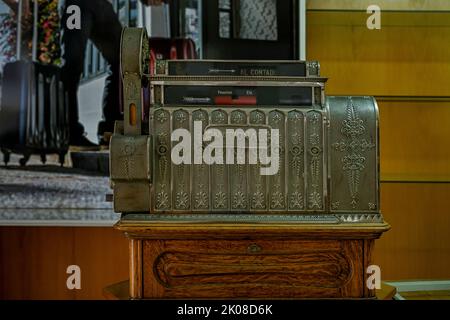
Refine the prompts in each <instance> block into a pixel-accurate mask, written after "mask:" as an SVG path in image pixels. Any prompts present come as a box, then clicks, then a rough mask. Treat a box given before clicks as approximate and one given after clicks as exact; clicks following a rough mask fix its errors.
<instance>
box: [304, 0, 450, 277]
mask: <svg viewBox="0 0 450 320" xmlns="http://www.w3.org/2000/svg"><path fill="white" fill-rule="evenodd" d="M324 2H330V1H324ZM316 3H318V1H316ZM352 3H353V4H355V3H356V1H345V5H351V4H352ZM336 4H337V2H336ZM339 5H344V2H343V1H339ZM316 9H317V8H316ZM319 9H323V8H319ZM367 17H368V14H366V12H364V11H358V12H350V11H321V10H316V11H309V12H308V13H307V58H308V59H309V60H319V61H320V63H321V73H322V75H323V76H326V77H329V78H330V79H329V82H328V84H327V87H326V92H327V94H329V95H374V96H377V100H378V103H379V108H380V145H381V176H382V179H383V180H384V181H394V182H395V181H397V183H382V186H381V210H382V212H383V214H384V216H385V219H386V221H388V222H389V223H390V224H391V225H392V229H391V230H390V231H388V232H387V233H386V234H385V235H383V236H382V238H381V239H380V240H379V241H378V242H377V244H376V247H375V258H374V263H376V264H379V265H380V266H381V267H382V272H383V279H390V280H401V279H445V278H446V279H448V278H450V238H449V237H450V209H449V205H448V203H449V202H448V198H449V196H450V183H449V182H450V98H449V97H450V42H449V41H448V39H450V13H449V12H433V13H431V12H429V13H424V12H414V13H412V12H385V11H384V12H383V11H382V15H381V19H382V20H381V30H368V29H367V27H366V19H367ZM400 181H406V182H408V181H409V183H399V182H400ZM427 181H428V182H429V183H417V182H427ZM411 182H416V183H411ZM433 182H440V183H433Z"/></svg>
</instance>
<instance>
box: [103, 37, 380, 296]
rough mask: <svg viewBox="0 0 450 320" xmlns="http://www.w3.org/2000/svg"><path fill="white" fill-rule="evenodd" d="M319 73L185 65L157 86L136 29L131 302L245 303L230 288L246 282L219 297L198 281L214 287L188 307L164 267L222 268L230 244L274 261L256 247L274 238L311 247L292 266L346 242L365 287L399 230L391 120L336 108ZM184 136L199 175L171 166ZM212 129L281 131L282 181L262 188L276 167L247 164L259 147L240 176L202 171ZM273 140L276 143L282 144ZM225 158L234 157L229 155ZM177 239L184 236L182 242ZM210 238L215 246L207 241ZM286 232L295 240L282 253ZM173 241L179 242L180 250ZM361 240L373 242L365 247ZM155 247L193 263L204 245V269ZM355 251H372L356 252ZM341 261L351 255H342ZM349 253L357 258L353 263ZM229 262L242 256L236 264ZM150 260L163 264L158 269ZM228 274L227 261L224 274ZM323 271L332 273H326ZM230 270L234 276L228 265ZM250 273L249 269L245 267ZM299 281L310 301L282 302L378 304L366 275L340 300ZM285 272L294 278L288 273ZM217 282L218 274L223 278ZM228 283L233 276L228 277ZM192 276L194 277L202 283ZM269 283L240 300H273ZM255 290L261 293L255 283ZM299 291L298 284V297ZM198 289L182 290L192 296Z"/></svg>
mask: <svg viewBox="0 0 450 320" xmlns="http://www.w3.org/2000/svg"><path fill="white" fill-rule="evenodd" d="M319 69H320V68H319V64H318V63H317V62H300V61H207V60H203V61H200V60H199V61H180V60H173V61H158V62H157V64H156V68H155V74H152V75H150V74H148V71H147V70H148V41H147V39H146V36H145V34H144V32H143V31H142V30H140V29H133V28H126V29H125V30H124V33H123V36H122V74H123V90H124V115H125V117H124V121H123V123H118V124H117V125H116V129H115V133H114V135H113V137H112V140H111V148H110V150H111V182H112V187H113V190H114V209H115V211H117V212H120V213H122V214H123V215H122V219H121V221H120V222H119V224H118V226H117V227H118V228H119V229H121V230H123V231H125V232H126V233H127V234H128V235H129V236H130V237H131V239H132V240H131V242H130V248H131V256H130V263H131V261H134V265H133V267H132V270H131V280H130V281H131V295H132V296H134V297H205V296H207V297H224V295H225V296H226V295H232V292H235V293H236V292H240V291H239V290H238V289H236V290H237V291H233V290H232V291H229V290H228V289H226V288H228V286H229V285H230V284H231V285H233V286H234V285H236V283H239V281H237V280H236V281H237V282H236V281H234V280H230V279H228V280H223V281H224V284H223V285H224V288H225V289H224V291H221V293H220V294H212V293H211V292H214V289H213V287H208V284H217V279H216V280H214V281H212V280H211V279H210V278H208V279H209V280H205V279H203V278H202V276H197V278H196V279H197V280H199V279H200V280H199V281H200V283H201V284H203V285H205V286H206V287H205V286H201V287H195V283H191V284H190V285H192V286H194V288H197V289H198V290H197V291H196V290H194V289H193V290H191V293H192V295H193V296H189V294H188V293H187V291H186V290H184V289H183V290H182V289H181V287H179V288H178V287H177V285H175V283H176V281H175V280H174V279H176V276H175V275H171V276H168V275H167V274H166V275H164V274H163V273H164V272H163V271H161V270H162V269H161V268H163V267H162V266H161V265H159V264H164V263H165V262H167V263H169V262H170V260H171V258H173V259H175V260H173V261H172V263H174V261H178V262H180V261H179V260H180V259H181V260H183V259H187V260H186V261H185V263H188V262H187V261H190V262H189V263H188V264H190V263H191V264H193V265H195V263H196V261H197V262H199V263H200V264H201V261H202V260H204V259H207V256H202V255H201V254H200V253H199V252H203V251H205V250H206V251H208V250H212V251H213V253H212V254H213V256H211V257H212V259H214V260H218V261H221V259H220V258H218V256H220V254H222V255H223V256H227V250H225V251H220V250H222V249H220V250H219V249H218V247H216V245H217V243H216V242H214V241H213V240H211V237H212V238H214V239H216V240H217V239H227V241H236V246H239V245H240V244H242V245H244V246H245V247H246V248H247V251H245V250H244V251H245V254H244V256H245V255H246V254H250V255H251V254H262V253H261V250H262V252H263V251H264V248H261V245H260V244H258V243H257V242H255V243H253V242H252V241H256V240H258V239H259V238H261V237H262V238H264V239H266V240H267V238H269V239H270V240H271V241H275V242H274V243H275V247H276V245H277V243H278V242H276V241H278V240H279V241H287V240H289V241H294V244H295V241H300V242H298V243H296V245H295V246H293V247H292V248H291V249H289V250H288V251H287V253H286V252H284V251H283V250H284V249H283V250H282V251H283V252H284V253H285V254H287V255H288V256H289V255H292V254H294V255H295V256H297V257H301V254H300V253H299V252H297V251H298V250H299V248H298V245H302V246H303V245H305V246H306V247H307V246H309V245H310V244H311V243H315V244H318V245H319V246H318V247H321V246H323V245H325V247H326V246H331V247H332V246H333V245H331V244H327V243H328V242H329V241H330V240H335V241H338V242H333V243H337V244H338V245H337V247H336V248H341V249H342V250H343V252H347V253H342V257H344V258H345V257H347V258H348V259H349V261H350V262H349V263H350V264H349V265H351V266H353V267H351V266H350V267H349V265H347V264H345V263H344V264H345V265H346V266H347V267H342V265H341V267H342V268H343V269H342V270H347V269H348V268H350V269H351V270H353V271H351V272H355V270H356V269H358V270H360V272H361V273H359V274H364V270H365V268H366V267H367V266H368V263H369V261H370V255H371V249H370V248H371V247H372V241H371V239H374V238H377V237H378V236H379V235H380V234H381V233H382V232H383V231H385V230H387V229H388V225H387V224H385V223H384V221H383V217H382V215H381V213H380V200H379V144H378V108H377V104H376V101H375V99H374V98H372V97H352V96H342V97H327V96H326V95H325V90H324V89H325V82H326V79H325V78H322V77H320V72H319ZM255 74H257V75H256V76H255ZM261 74H263V76H261ZM143 90H149V91H150V104H149V108H147V107H146V106H145V103H144V101H143V94H142V92H143ZM196 123H197V125H198V124H200V126H201V128H200V129H201V131H200V135H198V132H197V137H194V136H193V135H194V132H195V130H194V129H195V124H196ZM177 129H185V130H187V131H184V132H189V133H191V134H192V135H191V136H190V138H189V139H192V141H190V146H191V148H192V150H191V151H192V152H191V155H190V157H191V159H192V162H191V163H190V164H189V163H181V164H176V163H174V161H172V160H173V159H172V157H171V150H172V148H173V147H174V146H175V145H177V144H178V143H179V142H178V141H172V140H173V138H172V133H173V132H174V131H175V130H177ZM197 129H198V128H197ZM208 129H217V130H218V131H220V132H222V133H223V136H224V137H225V136H226V134H225V132H226V130H227V129H233V130H237V129H242V131H243V132H246V131H247V130H249V129H254V130H255V131H256V132H257V130H260V129H266V130H267V131H268V132H270V130H272V129H277V130H278V133H279V140H278V141H279V146H278V148H277V150H276V151H277V153H278V154H279V169H278V171H277V172H276V173H275V174H273V175H262V174H261V168H263V167H267V165H263V164H261V163H259V162H257V163H256V164H250V163H249V162H248V160H249V157H250V152H251V146H250V140H251V139H250V138H249V137H248V136H247V137H246V138H245V142H246V143H247V145H246V147H245V150H244V151H243V152H244V155H245V159H246V162H245V163H237V161H236V159H235V162H234V163H222V164H217V163H214V164H207V163H205V162H204V161H202V162H201V163H198V162H197V163H195V161H194V159H193V158H194V153H195V152H194V150H193V149H194V148H199V149H197V150H196V151H197V152H198V151H199V150H200V151H201V153H202V154H203V152H204V151H205V149H206V148H208V142H205V141H201V142H200V144H199V142H198V141H194V140H195V138H199V137H200V138H202V137H203V133H205V132H206V131H207V130H208ZM258 137H259V136H258ZM268 140H269V142H270V134H269V138H268ZM236 141H237V139H236ZM226 153H227V150H226V147H224V148H223V155H225V154H226ZM234 153H235V154H237V153H238V150H237V149H235V150H234ZM224 157H225V156H224ZM198 225H201V226H203V227H200V228H204V230H203V232H204V233H203V234H202V235H200V234H198V233H197V232H198V231H199V228H197V227H198ZM208 228H210V229H208ZM258 228H264V230H259V229H258ZM283 228H284V229H283ZM305 228H306V229H305ZM361 228H362V229H361ZM165 230H166V231H165ZM177 230H178V235H175V234H177ZM208 230H210V231H211V232H210V235H207V234H208ZM245 230H247V231H245ZM283 230H285V231H283ZM362 230H363V231H362ZM246 232H247V233H246ZM264 232H266V234H264ZM283 232H284V233H285V235H284V237H287V239H286V238H284V240H280V236H281V235H282V234H283ZM334 234H335V236H333V235H334ZM356 234H357V235H356ZM281 237H283V236H281ZM146 239H147V240H146ZM149 239H152V240H149ZM174 239H177V240H176V241H178V242H174V243H172V242H170V241H175V240H174ZM193 239H197V240H198V239H203V240H202V241H205V243H203V245H202V248H197V247H196V246H198V245H199V243H198V242H195V241H197V240H195V241H194V240H193ZM243 239H245V241H244V240H243ZM299 239H303V240H299ZM304 239H309V240H307V243H306V244H305V243H303V242H302V241H306V240H304ZM321 239H322V240H321ZM323 239H327V240H323ZM344 239H346V240H344ZM348 239H353V240H354V241H355V242H354V243H353V242H352V241H349V240H348ZM355 239H361V242H358V241H359V240H355ZM368 239H370V240H368ZM266 240H264V241H266ZM341 240H343V242H340V241H341ZM155 241H163V242H164V241H168V242H164V243H165V244H166V245H168V243H171V245H174V246H175V247H177V248H178V249H177V250H178V251H179V250H181V251H183V250H186V248H188V247H187V244H188V243H190V241H194V242H192V243H191V246H190V247H189V248H190V249H189V250H193V252H194V253H195V254H194V255H197V258H195V259H194V258H192V256H190V257H186V256H185V255H186V254H187V253H186V252H181V251H180V253H179V256H178V257H177V258H175V257H174V256H173V255H174V254H175V253H173V252H171V250H169V249H167V252H171V253H170V254H172V256H171V255H170V254H169V256H167V255H166V256H164V252H166V251H165V250H162V249H161V248H162V247H164V245H156V242H155ZM180 241H182V242H180ZM242 241H244V242H245V243H244V242H242ZM249 241H250V242H249ZM308 241H309V242H308ZM311 241H312V242H311ZM327 241H328V242H327ZM367 241H368V242H367ZM286 243H288V244H289V243H290V242H286ZM181 244H182V245H181ZM206 244H207V245H206ZM288 244H287V245H286V246H288ZM291 244H292V243H291ZM252 245H254V246H253V247H252ZM280 245H281V242H280ZM155 246H156V247H155ZM168 246H169V247H170V245H168ZM355 246H356V247H360V248H361V249H355ZM181 247H182V248H184V249H180V248H181ZM219 247H220V246H219ZM312 247H314V245H313V246H312ZM347 247H348V248H350V247H351V248H353V249H354V250H356V251H352V250H353V249H352V250H350V249H348V248H347ZM145 248H147V249H145ZM151 248H153V249H151ZM158 248H159V249H158ZM208 248H209V249H208ZM214 248H215V249H214ZM227 248H229V247H227ZM346 248H347V249H346ZM364 248H366V249H365V250H366V251H364ZM369 249H370V250H369ZM155 250H156V252H155ZM159 250H162V251H159ZM173 250H175V249H172V251H173ZM177 250H175V251H177ZM217 250H219V251H220V252H217ZM236 250H237V249H236ZM252 250H253V251H254V252H253V251H252ZM272 250H275V251H273V252H271V253H270V252H269V255H272V254H275V253H276V254H281V255H283V254H282V253H280V252H278V251H277V250H279V249H272ZM320 250H323V249H320ZM320 250H319V251H320ZM336 250H338V251H337V252H339V250H340V249H336ZM349 250H350V251H352V252H353V253H351V254H348V252H350V251H349ZM358 250H360V251H358ZM233 252H234V251H233ZM229 254H232V256H233V257H236V256H235V255H236V254H237V253H236V252H234V253H232V252H230V253H229ZM299 254H300V256H299ZM214 255H215V256H214ZM313 256H314V254H313ZM315 257H316V260H317V259H318V261H320V259H322V258H324V257H323V256H322V255H320V254H319V256H315ZM340 257H341V256H339V257H338V256H336V257H335V258H336V259H337V260H336V261H337V262H336V261H335V262H336V263H338V264H341V263H342V261H340V259H341V258H340ZM136 259H137V260H136ZM146 259H150V261H151V262H145V261H147V260H146ZM161 259H162V260H161ZM192 259H194V260H192ZM245 259H247V258H246V256H245V257H241V258H239V259H238V260H236V261H241V262H239V263H241V264H242V263H243V262H242V261H245ZM264 259H266V258H264ZM268 259H270V258H268ZM333 259H334V258H333ZM166 260H167V261H166ZM282 260H283V259H282ZM300 260H301V258H300ZM313 260H314V259H313ZM344 260H345V259H344ZM136 261H137V262H136ZM139 261H140V262H139ZM142 261H144V262H142ZM205 261H206V260H205ZM205 261H203V262H204V263H205V265H202V266H201V267H199V270H198V272H200V273H202V272H206V271H205V268H206V269H208V267H207V266H206V265H208V266H209V267H211V266H210V264H208V263H206V262H205ZM226 261H228V260H227V259H225V260H224V262H223V263H224V264H225V265H226ZM136 263H138V266H136ZM236 263H237V262H236ZM271 263H272V264H273V262H271ZM280 263H281V262H280ZM286 263H287V260H286ZM311 263H312V262H311ZM147 264H149V265H148V268H149V269H148V270H153V271H148V272H150V273H152V276H147V280H145V279H146V278H145V272H146V271H145V269H146V267H145V266H146V265H147ZM313 264H314V263H313ZM175 265H176V263H175ZM319 265H321V266H322V267H323V264H322V263H321V262H320V263H319ZM249 266H251V267H250V269H251V270H254V272H257V271H256V269H252V268H254V265H252V264H251V263H250V264H249ZM260 267H261V268H263V269H264V263H262V264H261V263H260ZM180 268H181V269H183V267H180ZM193 268H194V269H195V267H193ZM220 268H225V269H227V267H226V266H225V267H224V266H223V265H222V266H221V267H220ZM242 268H244V269H245V263H244V264H242ZM299 268H300V269H299V271H298V272H299V273H297V276H299V275H300V278H301V279H303V280H301V281H300V282H299V287H298V288H303V289H298V288H297V287H296V288H295V290H291V291H289V290H288V291H286V292H287V293H286V294H281V296H292V297H295V296H302V297H303V296H306V297H309V296H311V297H316V296H318V297H322V296H323V297H345V296H350V297H364V296H365V297H369V296H373V291H370V290H366V289H363V287H364V283H363V280H364V279H365V278H364V277H362V278H361V277H360V276H358V277H357V278H355V275H353V276H350V275H347V276H348V277H349V278H348V279H353V280H351V281H350V280H348V279H347V278H346V279H347V280H346V281H350V282H349V283H350V284H349V283H347V282H346V281H341V282H339V281H338V282H339V284H337V282H333V281H331V282H332V283H334V285H336V286H337V287H336V288H334V287H333V285H331V284H330V285H328V287H330V288H331V287H333V288H334V289H336V290H337V291H336V290H335V291H333V290H334V289H333V290H331V289H330V290H331V291H332V292H333V293H330V292H331V291H330V292H328V291H327V290H325V291H324V290H318V289H317V288H316V289H317V290H316V289H314V290H312V289H311V290H307V289H305V288H308V287H311V288H314V283H307V284H305V283H304V278H302V277H301V274H302V272H305V270H303V269H301V267H299ZM308 268H309V267H308ZM346 268H347V269H346ZM352 268H353V269H352ZM355 268H356V269H355ZM350 269H348V270H347V271H348V272H350V271H349V270H350ZM158 270H159V271H158ZM233 270H234V269H233ZM280 270H283V266H282V265H280ZM300 270H302V271H300ZM333 270H334V269H333ZM342 270H341V271H342ZM166 271H167V270H166ZM172 271H174V272H175V274H177V272H181V273H183V271H175V270H172ZM161 272H163V273H161ZM208 272H212V273H214V271H213V269H211V270H209V271H208ZM208 272H206V273H208ZM221 272H222V273H225V274H226V271H224V270H222V271H221ZM247 272H248V270H247ZM262 272H266V271H262ZM188 273H189V274H191V275H192V274H195V271H192V270H191V271H190V272H188ZM136 277H137V278H136ZM236 277H237V278H236V279H238V278H239V276H238V275H237V276H236ZM337 277H338V278H339V276H337ZM269 278H270V276H269ZM300 278H299V279H300ZM306 278H308V276H307V277H306ZM313 278H314V277H313ZM151 279H153V280H151ZM197 280H196V281H197ZM341 280H342V279H341ZM148 281H150V282H149V283H152V284H149V283H148ZM152 281H156V282H155V283H159V284H160V285H161V287H160V288H159V289H155V290H156V291H152V290H153V289H149V288H155V286H157V285H155V284H154V283H153V282H152ZM180 281H181V280H180ZM183 281H184V280H183ZM208 281H210V282H208ZM211 281H212V282H211ZM227 281H228V282H227ZM230 281H231V282H230ZM258 281H260V280H258ZM258 281H256V283H255V286H256V287H255V288H259V289H258V290H259V291H249V289H248V288H246V287H245V285H244V284H242V288H243V289H242V290H243V291H242V292H240V293H239V294H238V296H241V297H267V296H270V292H273V291H271V290H269V291H265V289H263V288H266V286H267V285H268V284H267V283H259V282H258ZM278 281H281V280H280V279H278ZM317 281H318V283H321V281H320V280H317ZM352 281H358V285H357V287H358V290H359V291H358V290H356V289H355V290H356V291H351V290H350V291H349V290H347V289H345V290H344V289H342V288H344V287H346V286H347V287H348V286H350V287H352V288H355V287H356V285H355V284H352ZM244 282H245V283H248V284H249V285H251V284H252V281H251V280H248V279H247V280H245V281H244ZM263 282H264V281H263ZM282 282H283V281H281V282H280V283H282ZM306 282H308V281H306ZM146 283H147V289H146ZM219 283H220V281H219ZM295 283H296V281H293V284H292V285H294V286H295ZM172 285H174V287H173V288H172V289H171V286H172ZM186 285H188V284H187V283H186V282H183V286H186ZM339 286H341V287H339ZM244 287H245V289H244ZM319 287H320V286H319ZM164 288H165V289H164ZM177 288H178V289H177ZM339 288H340V289H339ZM180 290H181V291H180ZM211 290H212V291H211ZM227 290H228V291H227ZM230 290H231V289H230ZM255 290H256V289H255ZM299 290H300V291H299ZM275 291H276V290H275ZM250 292H252V293H250ZM258 292H259V293H258ZM324 292H327V293H324ZM211 294H212V296H211ZM275 296H280V295H279V294H278V295H277V294H276V295H275Z"/></svg>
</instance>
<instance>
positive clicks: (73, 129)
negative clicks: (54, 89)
mask: <svg viewBox="0 0 450 320" xmlns="http://www.w3.org/2000/svg"><path fill="white" fill-rule="evenodd" d="M96 1H98V0H89V1H88V0H63V1H62V3H61V9H62V12H61V55H62V78H63V81H64V84H65V87H66V90H67V94H68V99H69V101H68V107H69V127H70V143H71V144H72V145H90V143H89V141H88V140H87V139H86V138H85V137H84V127H83V125H82V124H81V123H80V122H79V115H78V97H77V93H78V87H79V84H80V77H81V74H82V72H83V67H84V54H85V49H86V44H87V40H88V39H89V37H90V35H91V31H92V26H93V20H94V15H93V11H92V9H93V8H94V7H92V6H90V3H95V2H96ZM70 5H77V6H79V7H80V9H81V29H68V28H67V23H66V22H67V19H68V17H69V16H70V15H69V14H67V13H66V11H67V10H66V9H67V8H68V7H69V6H70Z"/></svg>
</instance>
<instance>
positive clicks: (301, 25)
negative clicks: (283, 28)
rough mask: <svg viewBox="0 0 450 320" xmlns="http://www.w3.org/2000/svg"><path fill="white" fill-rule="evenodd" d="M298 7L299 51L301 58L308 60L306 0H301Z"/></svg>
mask: <svg viewBox="0 0 450 320" xmlns="http://www.w3.org/2000/svg"><path fill="white" fill-rule="evenodd" d="M298 8H299V12H298V29H299V30H298V46H299V48H298V50H299V51H298V52H299V58H300V60H302V61H306V0H299V3H298Z"/></svg>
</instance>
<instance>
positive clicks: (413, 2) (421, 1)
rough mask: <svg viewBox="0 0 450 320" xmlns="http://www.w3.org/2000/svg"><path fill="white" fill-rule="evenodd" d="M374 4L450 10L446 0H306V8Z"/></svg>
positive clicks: (385, 7)
mask: <svg viewBox="0 0 450 320" xmlns="http://www.w3.org/2000/svg"><path fill="white" fill-rule="evenodd" d="M372 4H376V5H378V6H379V7H380V8H381V9H382V10H450V3H449V1H448V0H395V1H392V0H377V1H373V0H307V1H306V8H307V9H308V10H330V9H333V10H364V11H365V10H366V9H367V7H368V6H369V5H372Z"/></svg>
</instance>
